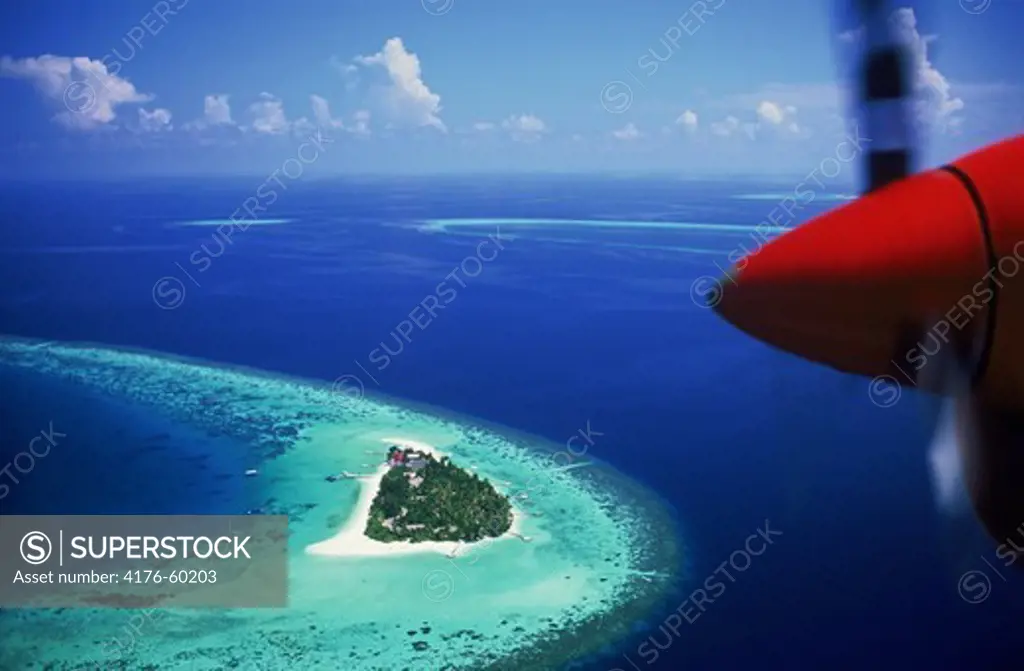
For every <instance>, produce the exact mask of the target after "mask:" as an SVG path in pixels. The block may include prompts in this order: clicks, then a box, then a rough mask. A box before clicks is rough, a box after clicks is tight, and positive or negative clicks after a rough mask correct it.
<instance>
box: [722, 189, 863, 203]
mask: <svg viewBox="0 0 1024 671" xmlns="http://www.w3.org/2000/svg"><path fill="white" fill-rule="evenodd" d="M795 195H796V194H795V193H794V192H792V191H791V192H788V193H787V192H783V191H776V192H771V193H744V194H740V195H738V196H733V198H734V199H736V200H777V201H779V202H782V201H783V200H785V199H786V198H789V199H790V200H793V199H794V196H795ZM856 198H857V196H856V195H855V194H850V193H815V194H814V198H812V199H811V200H817V201H826V202H839V201H844V200H855V199H856ZM807 202H810V201H807Z"/></svg>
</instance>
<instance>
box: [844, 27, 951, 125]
mask: <svg viewBox="0 0 1024 671" xmlns="http://www.w3.org/2000/svg"><path fill="white" fill-rule="evenodd" d="M889 24H890V27H891V28H892V30H893V32H894V33H895V36H896V39H897V40H898V41H899V42H900V43H901V44H903V45H904V46H905V47H906V49H907V52H908V55H909V56H910V72H911V86H912V88H913V93H914V95H915V98H916V100H915V101H914V102H915V109H916V116H917V120H918V122H919V123H921V124H922V125H924V126H926V127H928V128H931V129H933V130H936V131H939V132H946V131H955V130H956V129H957V128H958V127H959V126H960V125H961V124H962V123H963V117H962V116H960V114H959V113H960V112H962V111H963V109H964V101H963V99H962V98H960V97H957V96H955V95H953V91H952V88H953V87H952V85H951V84H950V82H949V80H948V79H947V78H946V76H945V75H943V74H942V73H941V72H939V70H938V69H937V68H936V67H935V65H934V64H933V63H932V62H931V60H930V59H929V56H928V49H929V45H931V44H932V43H933V42H935V41H936V40H937V39H938V36H936V35H922V34H921V33H920V31H919V30H918V25H917V15H916V14H914V10H913V9H911V8H902V9H897V10H896V11H895V12H893V13H892V15H891V16H890V17H889ZM864 38H865V31H864V28H863V27H861V28H857V29H856V30H848V31H846V32H844V33H841V34H840V35H839V40H840V42H843V43H845V44H854V45H859V46H863V41H864Z"/></svg>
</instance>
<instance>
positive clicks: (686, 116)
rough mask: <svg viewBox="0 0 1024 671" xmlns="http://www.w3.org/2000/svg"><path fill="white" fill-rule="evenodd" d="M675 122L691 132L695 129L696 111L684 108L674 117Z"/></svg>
mask: <svg viewBox="0 0 1024 671" xmlns="http://www.w3.org/2000/svg"><path fill="white" fill-rule="evenodd" d="M676 124H677V125H679V126H682V127H683V128H685V129H686V130H687V131H689V132H691V133H692V132H693V131H695V130H697V113H696V112H694V111H693V110H686V111H685V112H683V113H682V114H680V115H679V117H678V118H677V119H676Z"/></svg>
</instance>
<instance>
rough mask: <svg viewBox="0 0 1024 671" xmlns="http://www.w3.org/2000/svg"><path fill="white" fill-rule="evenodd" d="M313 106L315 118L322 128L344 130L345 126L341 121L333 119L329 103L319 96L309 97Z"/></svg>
mask: <svg viewBox="0 0 1024 671" xmlns="http://www.w3.org/2000/svg"><path fill="white" fill-rule="evenodd" d="M309 101H310V103H311V104H312V105H313V118H314V119H315V120H316V123H317V125H318V126H320V127H321V128H344V127H345V124H344V122H343V121H342V120H341V119H335V118H332V117H331V108H330V105H328V104H327V101H326V100H325V99H323V98H321V97H320V96H318V95H311V96H309Z"/></svg>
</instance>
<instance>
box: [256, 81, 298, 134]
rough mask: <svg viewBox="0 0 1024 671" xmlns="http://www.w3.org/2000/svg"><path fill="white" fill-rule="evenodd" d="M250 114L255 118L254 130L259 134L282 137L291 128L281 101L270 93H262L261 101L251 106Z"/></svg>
mask: <svg viewBox="0 0 1024 671" xmlns="http://www.w3.org/2000/svg"><path fill="white" fill-rule="evenodd" d="M249 114H250V115H251V116H252V117H253V121H252V129H253V130H254V131H256V132H257V133H265V134H268V135H281V134H282V133H287V132H288V129H289V128H290V127H291V124H289V123H288V119H287V118H286V117H285V115H284V104H283V103H282V102H281V99H280V98H278V97H276V96H274V95H271V94H270V93H266V92H263V93H261V94H260V99H259V101H258V102H254V103H253V104H252V105H249Z"/></svg>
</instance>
